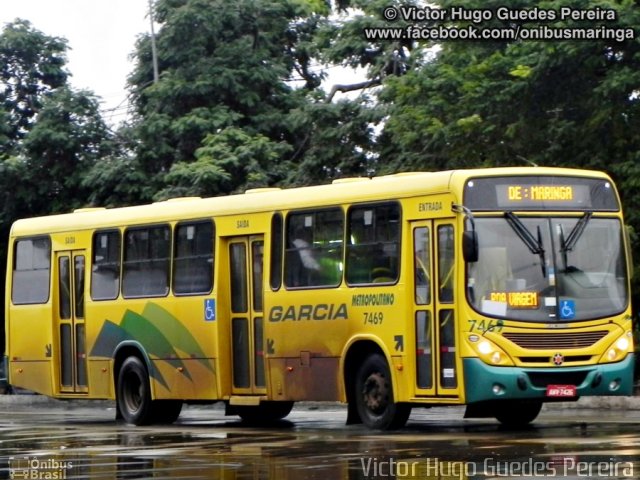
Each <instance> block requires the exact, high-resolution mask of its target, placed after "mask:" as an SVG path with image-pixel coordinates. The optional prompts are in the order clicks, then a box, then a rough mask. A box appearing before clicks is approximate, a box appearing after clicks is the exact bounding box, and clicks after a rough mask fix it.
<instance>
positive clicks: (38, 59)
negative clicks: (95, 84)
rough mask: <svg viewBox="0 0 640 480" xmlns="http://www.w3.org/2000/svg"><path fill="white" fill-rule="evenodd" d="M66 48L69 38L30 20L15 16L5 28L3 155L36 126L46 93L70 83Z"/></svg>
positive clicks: (0, 38)
mask: <svg viewBox="0 0 640 480" xmlns="http://www.w3.org/2000/svg"><path fill="white" fill-rule="evenodd" d="M66 50H67V43H66V40H64V39H61V38H57V37H49V36H47V35H45V34H44V33H42V32H40V31H38V30H36V29H34V28H33V27H32V26H31V24H30V23H29V22H28V21H26V20H20V19H18V20H15V21H14V22H12V23H9V24H7V25H6V26H5V27H4V29H3V30H2V33H1V34H0V108H1V110H2V113H1V114H0V119H2V124H3V126H2V127H1V128H0V148H2V150H0V157H2V153H3V151H4V154H5V155H8V154H9V153H10V152H11V151H12V150H13V149H15V148H17V146H18V142H19V141H20V140H22V139H23V138H24V136H25V135H26V134H27V132H28V131H29V130H30V129H31V128H32V126H33V122H34V120H35V117H36V115H37V113H38V112H39V111H40V109H41V108H42V100H43V98H44V95H45V94H46V93H47V92H51V91H52V90H54V89H56V88H58V87H61V86H63V85H65V84H66V81H67V77H68V73H67V72H66V70H65V69H64V65H65V63H66ZM2 117H4V118H2Z"/></svg>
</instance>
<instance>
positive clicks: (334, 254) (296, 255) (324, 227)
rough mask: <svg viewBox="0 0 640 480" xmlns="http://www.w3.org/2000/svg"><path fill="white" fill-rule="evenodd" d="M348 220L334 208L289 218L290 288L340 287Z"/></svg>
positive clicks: (287, 281)
mask: <svg viewBox="0 0 640 480" xmlns="http://www.w3.org/2000/svg"><path fill="white" fill-rule="evenodd" d="M343 235H344V217H343V214H342V210H341V209H339V208H332V209H326V210H319V211H316V212H302V213H293V214H290V215H289V216H288V217H287V229H286V239H287V244H286V246H287V248H286V256H285V267H284V268H285V284H286V286H287V287H337V286H338V285H340V281H341V279H342V245H343V240H342V239H343Z"/></svg>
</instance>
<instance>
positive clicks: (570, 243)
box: [560, 212, 593, 253]
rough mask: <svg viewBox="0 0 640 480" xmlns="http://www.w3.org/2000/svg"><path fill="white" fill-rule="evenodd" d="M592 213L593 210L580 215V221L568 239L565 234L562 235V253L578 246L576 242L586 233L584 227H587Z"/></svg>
mask: <svg viewBox="0 0 640 480" xmlns="http://www.w3.org/2000/svg"><path fill="white" fill-rule="evenodd" d="M592 215H593V212H585V213H584V215H583V216H582V217H580V220H578V223H576V226H575V227H573V229H572V230H571V232H570V233H569V236H568V237H567V239H566V240H565V239H564V235H562V238H561V239H560V243H561V244H562V245H560V251H561V252H562V253H567V252H570V251H571V250H573V247H575V246H576V243H578V240H579V239H580V237H581V236H582V234H583V233H584V229H585V228H586V227H587V223H589V220H591V216H592Z"/></svg>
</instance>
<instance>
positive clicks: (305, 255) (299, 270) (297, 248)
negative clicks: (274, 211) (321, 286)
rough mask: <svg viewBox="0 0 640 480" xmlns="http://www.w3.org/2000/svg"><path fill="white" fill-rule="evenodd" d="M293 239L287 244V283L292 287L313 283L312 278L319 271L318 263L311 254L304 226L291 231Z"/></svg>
mask: <svg viewBox="0 0 640 480" xmlns="http://www.w3.org/2000/svg"><path fill="white" fill-rule="evenodd" d="M292 237H293V240H291V243H290V245H289V249H288V250H289V253H290V254H289V258H288V262H287V267H288V268H287V277H288V284H289V286H292V287H305V286H310V285H313V284H314V282H313V278H314V277H315V276H316V273H317V272H319V271H320V264H319V263H318V261H317V260H316V258H315V257H314V255H313V251H312V247H311V242H310V241H309V240H310V238H309V235H308V234H307V232H306V231H305V229H304V228H302V227H298V228H296V229H295V231H294V232H293V235H292Z"/></svg>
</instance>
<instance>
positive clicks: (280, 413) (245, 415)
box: [234, 402, 293, 424]
mask: <svg viewBox="0 0 640 480" xmlns="http://www.w3.org/2000/svg"><path fill="white" fill-rule="evenodd" d="M292 408H293V402H261V403H260V405H255V406H244V405H242V406H236V407H235V408H234V409H235V412H236V414H237V415H238V416H239V417H240V418H241V419H242V420H244V421H245V422H248V423H253V424H265V423H273V422H277V421H278V420H282V419H283V418H285V417H286V416H287V415H289V413H291V409H292Z"/></svg>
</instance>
